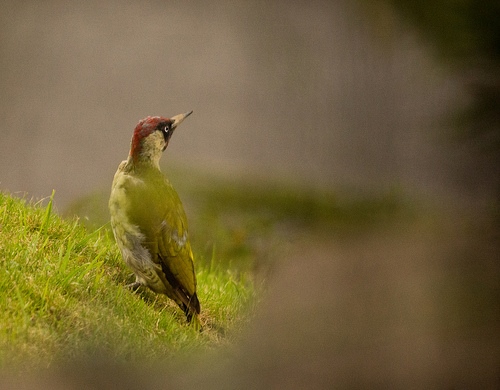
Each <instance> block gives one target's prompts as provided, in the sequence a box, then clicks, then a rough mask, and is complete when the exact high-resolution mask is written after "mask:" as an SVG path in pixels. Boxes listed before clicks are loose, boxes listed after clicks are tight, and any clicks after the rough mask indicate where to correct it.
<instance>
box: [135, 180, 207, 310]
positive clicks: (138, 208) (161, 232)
mask: <svg viewBox="0 0 500 390" xmlns="http://www.w3.org/2000/svg"><path fill="white" fill-rule="evenodd" d="M145 178H146V180H145V181H144V183H140V184H137V185H136V186H134V187H135V188H134V190H133V191H131V192H130V194H129V196H130V198H131V204H130V209H129V210H130V219H131V222H132V223H134V224H135V225H137V226H138V227H139V229H140V230H141V232H142V234H144V237H145V240H144V242H143V245H144V246H145V247H146V248H147V249H148V251H149V252H150V254H151V259H152V260H153V261H154V262H155V263H157V264H158V265H160V266H161V268H162V270H163V273H164V276H165V278H166V281H167V282H168V283H169V284H170V286H171V289H169V288H167V290H172V293H173V295H174V296H170V298H172V299H174V300H175V301H176V302H177V303H178V304H179V305H180V306H181V307H183V309H184V310H185V311H187V310H188V309H189V311H190V312H191V313H194V312H196V313H199V312H200V305H199V302H198V298H197V296H196V276H195V272H194V265H193V253H192V251H191V245H190V243H189V238H188V229H187V218H186V213H185V212H184V208H183V207H182V203H181V201H180V199H179V196H178V195H177V192H176V191H175V189H174V188H173V187H172V185H171V184H170V183H169V182H168V181H167V180H166V178H165V177H164V176H163V175H162V174H161V173H160V172H158V174H156V173H154V172H152V173H151V174H150V175H147V176H145ZM167 287H168V286H167Z"/></svg>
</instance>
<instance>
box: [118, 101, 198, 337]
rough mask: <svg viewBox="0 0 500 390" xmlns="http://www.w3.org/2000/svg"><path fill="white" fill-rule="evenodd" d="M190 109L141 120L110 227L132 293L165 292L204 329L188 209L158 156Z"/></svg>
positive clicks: (120, 179) (121, 176)
mask: <svg viewBox="0 0 500 390" xmlns="http://www.w3.org/2000/svg"><path fill="white" fill-rule="evenodd" d="M192 112H193V111H189V112H186V113H183V114H179V115H176V116H173V117H171V118H166V117H161V116H148V117H146V118H144V119H142V120H140V121H139V123H138V124H137V126H136V127H135V129H134V132H133V135H132V140H131V142H130V152H129V155H128V158H127V159H126V160H125V161H122V162H121V163H120V164H119V166H118V170H117V171H116V173H115V175H114V178H113V184H112V186H111V194H110V197H109V211H110V216H111V228H112V230H113V234H114V237H115V241H116V243H117V245H118V248H119V249H120V252H121V255H122V257H123V260H124V262H125V264H126V265H127V266H128V267H129V268H130V269H131V270H132V271H133V273H134V274H135V282H134V283H132V284H130V285H128V286H129V287H130V288H131V289H132V290H134V291H135V290H137V289H138V288H139V287H141V286H146V287H148V288H149V289H151V290H152V291H154V292H155V293H158V294H165V295H166V296H167V297H168V298H170V299H172V300H173V301H175V303H176V304H177V305H178V306H179V307H180V308H181V309H182V311H183V312H184V314H185V315H186V319H187V322H188V323H191V324H195V326H196V327H197V328H199V329H200V330H201V323H200V320H199V314H200V301H199V300H198V296H197V294H196V274H195V270H194V263H193V252H192V250H191V244H190V241H189V234H188V222H187V217H186V213H185V211H184V207H183V206H182V202H181V200H180V198H179V195H178V194H177V192H176V190H175V189H174V187H173V186H172V184H171V183H170V181H169V180H168V179H167V177H166V176H165V175H164V174H163V173H162V172H161V170H160V158H161V156H162V153H163V151H165V149H166V148H167V146H168V144H169V142H170V139H171V137H172V134H173V133H174V131H175V130H176V129H177V127H178V126H179V125H180V124H181V122H182V121H184V119H186V118H187V117H188V116H189V115H191V114H192Z"/></svg>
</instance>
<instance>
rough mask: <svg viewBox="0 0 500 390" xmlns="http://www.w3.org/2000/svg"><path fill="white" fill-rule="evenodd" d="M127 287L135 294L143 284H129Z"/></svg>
mask: <svg viewBox="0 0 500 390" xmlns="http://www.w3.org/2000/svg"><path fill="white" fill-rule="evenodd" d="M125 287H126V288H128V289H130V290H132V291H134V292H135V291H137V289H138V288H139V287H141V284H140V283H139V282H134V283H130V284H127V285H126V286H125Z"/></svg>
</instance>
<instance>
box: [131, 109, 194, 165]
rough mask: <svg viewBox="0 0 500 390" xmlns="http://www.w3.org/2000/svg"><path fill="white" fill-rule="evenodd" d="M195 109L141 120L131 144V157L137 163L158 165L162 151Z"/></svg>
mask: <svg viewBox="0 0 500 390" xmlns="http://www.w3.org/2000/svg"><path fill="white" fill-rule="evenodd" d="M192 112H193V111H189V112H186V113H184V114H179V115H176V116H173V117H172V118H165V117H161V116H148V117H147V118H144V119H142V120H141V121H139V123H138V124H137V126H136V127H135V129H134V135H133V136H132V142H131V144H130V157H131V158H132V160H133V161H134V162H135V163H138V162H144V163H150V164H153V165H156V166H158V165H159V161H160V157H161V153H162V152H163V151H164V150H165V149H166V148H167V146H168V143H169V141H170V137H172V134H173V133H174V130H175V129H176V128H177V126H179V124H180V123H181V122H182V121H183V120H184V119H186V117H188V116H189V115H191V113H192Z"/></svg>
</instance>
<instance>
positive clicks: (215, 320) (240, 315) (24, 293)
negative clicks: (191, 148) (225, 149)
mask: <svg viewBox="0 0 500 390" xmlns="http://www.w3.org/2000/svg"><path fill="white" fill-rule="evenodd" d="M180 176H183V180H178V181H177V180H176V179H177V178H179V177H180ZM172 177H173V178H174V180H173V183H174V185H175V186H176V187H177V189H178V190H179V192H180V194H181V198H182V199H183V200H184V203H185V206H186V209H187V212H188V216H189V217H190V224H191V237H192V244H193V250H194V252H195V260H196V263H197V265H196V267H197V274H198V288H199V297H200V301H201V303H202V320H203V321H204V322H205V330H204V332H203V333H201V334H197V333H196V332H194V331H193V330H192V329H191V328H190V327H189V326H187V325H186V324H185V321H184V316H183V314H182V313H181V312H180V310H179V309H177V308H176V307H175V305H173V304H172V303H171V302H169V300H168V299H166V298H165V297H163V296H155V295H154V294H153V293H151V292H148V291H142V292H141V293H140V294H133V293H131V292H130V291H128V290H127V289H125V288H124V285H125V284H126V283H129V282H131V281H132V276H131V273H130V271H128V269H127V268H126V267H125V265H124V264H123V262H122V260H121V258H120V255H119V253H118V250H117V248H116V245H115V244H114V241H113V239H112V236H111V233H110V232H109V224H107V219H108V216H107V208H106V203H107V202H106V199H107V196H108V194H107V192H106V191H103V192H102V193H97V194H94V195H91V196H90V197H88V198H86V199H83V200H82V201H80V202H77V203H75V204H74V205H73V207H72V208H71V210H70V211H69V212H68V214H69V215H72V214H76V215H79V216H80V217H81V219H80V220H79V221H80V222H79V221H78V220H76V219H74V218H73V219H71V218H69V219H66V220H63V219H61V218H60V217H58V216H57V215H55V214H54V213H53V212H51V202H49V203H48V205H47V206H44V207H42V206H40V205H33V204H26V202H24V201H22V200H19V199H16V198H12V197H10V196H7V195H4V194H0V262H1V265H0V368H1V367H2V366H3V367H6V366H10V365H12V366H13V367H16V368H17V367H23V369H26V370H28V369H29V368H30V367H31V366H34V365H42V366H48V365H51V364H52V363H53V362H55V361H58V360H64V359H67V358H71V357H85V356H88V355H89V354H90V355H91V354H93V353H95V351H96V350H98V351H101V352H103V353H105V354H106V355H107V356H111V357H113V358H116V359H118V360H131V361H135V362H137V361H142V360H143V359H144V358H145V357H146V356H147V359H151V360H162V359H165V358H168V357H172V356H175V355H177V356H178V355H179V354H183V353H186V352H189V351H193V350H198V349H199V348H212V347H217V346H220V345H224V344H227V343H231V341H232V340H234V337H235V335H237V334H238V331H239V330H240V329H241V327H242V326H243V325H244V324H245V323H247V322H248V321H249V319H250V317H251V314H250V313H251V312H252V311H251V309H252V307H253V306H254V304H255V302H256V295H257V294H256V293H255V284H256V283H257V282H256V280H258V281H260V280H262V279H261V278H259V276H262V275H264V276H265V275H266V272H267V270H269V267H270V266H272V263H273V261H274V259H275V257H283V256H282V253H280V252H282V251H283V250H285V249H286V247H287V242H291V241H292V240H296V239H301V237H302V236H303V235H304V234H316V233H317V232H320V233H321V234H322V235H325V236H327V235H328V234H329V232H337V233H340V232H346V231H347V232H348V231H349V230H350V228H352V227H356V229H357V230H359V228H360V227H362V226H368V227H369V226H374V225H373V223H374V222H378V223H380V222H381V221H385V220H387V218H389V219H392V217H393V216H394V215H395V214H398V213H400V211H401V210H402V209H404V207H402V205H401V202H400V197H399V196H397V195H395V194H388V195H386V196H381V197H378V198H374V197H369V198H363V197H357V198H343V199H342V198H339V197H337V196H334V195H333V194H331V193H317V192H310V191H308V190H300V189H298V188H294V187H290V186H287V185H282V184H280V185H278V184H270V183H256V182H255V181H252V180H250V181H247V182H250V183H252V185H248V184H245V183H244V182H241V183H231V182H227V181H217V180H214V179H213V178H200V177H191V180H187V179H186V178H187V176H185V175H184V174H183V173H182V172H181V174H180V175H179V174H178V175H177V176H176V175H175V173H174V174H173V175H172ZM178 183H179V185H178ZM82 222H83V223H82ZM83 225H86V226H87V229H85V227H84V226H83ZM98 226H102V228H97V227H98ZM89 232H90V233H89ZM277 254H279V256H275V255H277ZM258 285H260V282H259V283H258ZM21 362H22V364H20V363H21Z"/></svg>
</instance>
